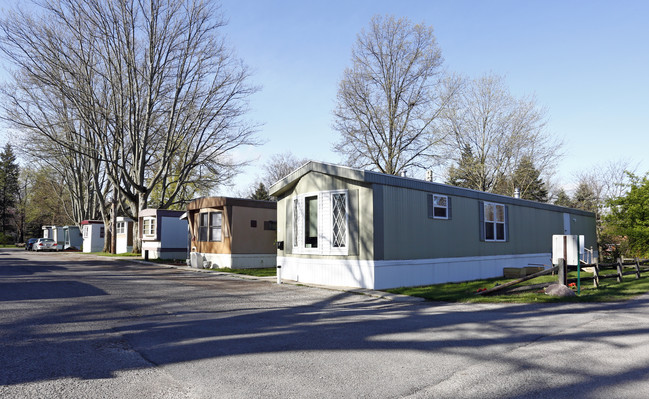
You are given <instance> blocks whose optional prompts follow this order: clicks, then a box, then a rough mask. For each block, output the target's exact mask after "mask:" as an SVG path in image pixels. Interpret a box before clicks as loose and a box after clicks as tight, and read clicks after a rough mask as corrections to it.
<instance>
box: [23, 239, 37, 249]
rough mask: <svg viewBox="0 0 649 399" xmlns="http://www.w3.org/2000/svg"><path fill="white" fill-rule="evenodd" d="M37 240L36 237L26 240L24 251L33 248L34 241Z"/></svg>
mask: <svg viewBox="0 0 649 399" xmlns="http://www.w3.org/2000/svg"><path fill="white" fill-rule="evenodd" d="M36 241H38V238H30V239H29V240H27V242H26V243H25V251H33V250H34V243H35V242H36Z"/></svg>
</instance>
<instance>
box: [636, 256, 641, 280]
mask: <svg viewBox="0 0 649 399" xmlns="http://www.w3.org/2000/svg"><path fill="white" fill-rule="evenodd" d="M635 278H636V279H639V278H640V259H638V258H635Z"/></svg>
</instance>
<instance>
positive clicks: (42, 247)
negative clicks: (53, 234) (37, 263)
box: [33, 238, 58, 251]
mask: <svg viewBox="0 0 649 399" xmlns="http://www.w3.org/2000/svg"><path fill="white" fill-rule="evenodd" d="M57 245H58V244H57V243H56V241H54V239H52V238H39V239H38V240H37V241H36V242H35V243H34V246H33V249H34V251H56V250H57Z"/></svg>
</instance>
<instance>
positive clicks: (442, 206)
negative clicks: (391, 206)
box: [428, 194, 451, 219]
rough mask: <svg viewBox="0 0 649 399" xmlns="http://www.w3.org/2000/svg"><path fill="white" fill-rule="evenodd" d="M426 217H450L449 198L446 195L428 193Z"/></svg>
mask: <svg viewBox="0 0 649 399" xmlns="http://www.w3.org/2000/svg"><path fill="white" fill-rule="evenodd" d="M428 217H429V218H431V219H450V218H451V199H450V198H449V197H448V196H447V195H441V194H428Z"/></svg>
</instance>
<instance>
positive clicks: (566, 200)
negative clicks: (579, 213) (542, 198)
mask: <svg viewBox="0 0 649 399" xmlns="http://www.w3.org/2000/svg"><path fill="white" fill-rule="evenodd" d="M556 196H557V198H556V199H555V200H554V205H559V206H565V207H568V208H572V200H571V199H570V196H569V195H568V194H566V191H565V190H564V189H559V191H558V192H557V194H556Z"/></svg>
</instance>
